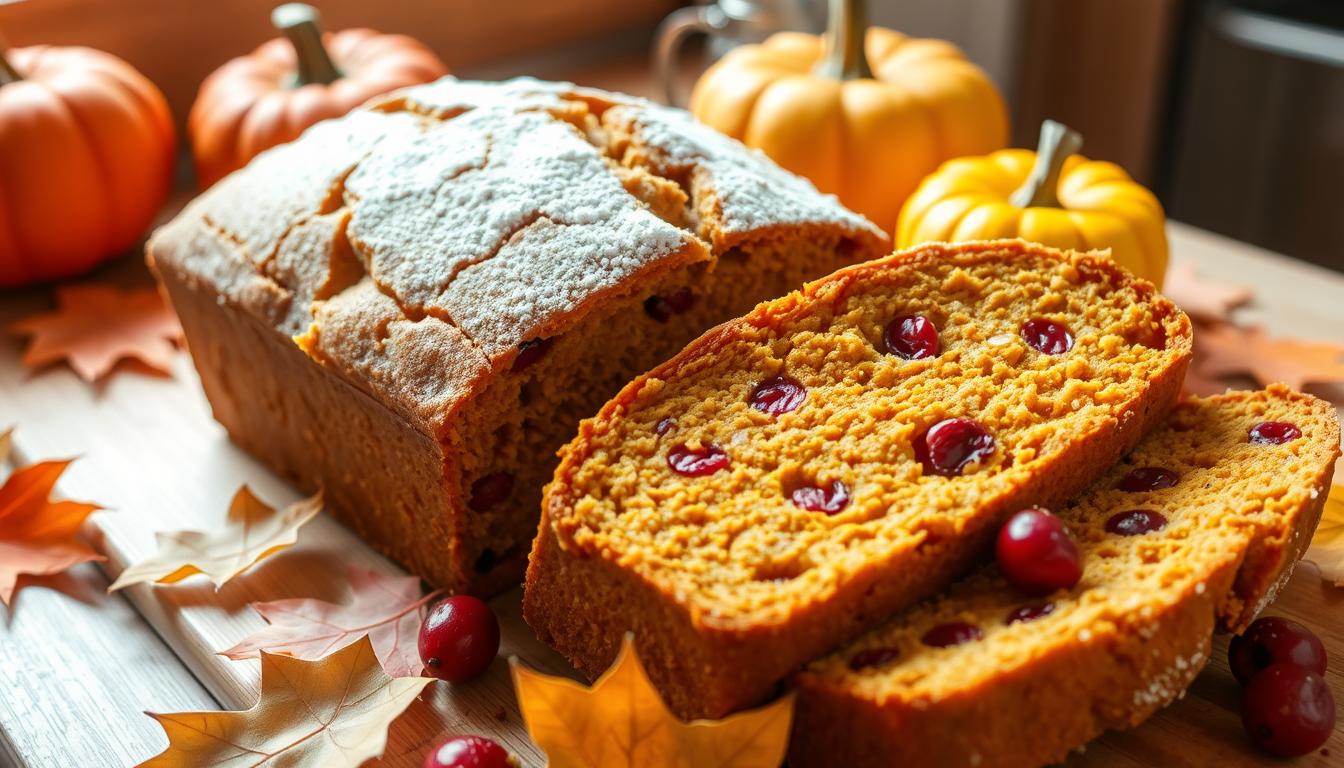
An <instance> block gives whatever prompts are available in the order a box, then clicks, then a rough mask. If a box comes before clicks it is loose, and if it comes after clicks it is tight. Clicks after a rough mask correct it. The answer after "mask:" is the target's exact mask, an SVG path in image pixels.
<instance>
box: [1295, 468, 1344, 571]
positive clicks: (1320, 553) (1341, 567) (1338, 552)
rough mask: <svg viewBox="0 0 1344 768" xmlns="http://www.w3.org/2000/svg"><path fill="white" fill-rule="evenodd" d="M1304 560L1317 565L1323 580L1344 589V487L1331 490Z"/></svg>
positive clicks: (1337, 486)
mask: <svg viewBox="0 0 1344 768" xmlns="http://www.w3.org/2000/svg"><path fill="white" fill-rule="evenodd" d="M1303 559H1306V560H1310V561H1312V562H1313V563H1315V564H1316V565H1317V567H1319V568H1320V569H1321V577H1322V578H1324V579H1326V580H1327V581H1332V582H1334V583H1335V586H1337V587H1344V485H1336V486H1334V487H1332V488H1331V489H1330V496H1329V498H1327V499H1326V500H1325V511H1324V512H1322V513H1321V522H1320V523H1318V524H1317V526H1316V535H1315V536H1312V537H1311V548H1310V549H1308V550H1307V554H1305V555H1303Z"/></svg>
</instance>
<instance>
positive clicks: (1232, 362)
mask: <svg viewBox="0 0 1344 768" xmlns="http://www.w3.org/2000/svg"><path fill="white" fill-rule="evenodd" d="M1195 353H1196V354H1195V359H1196V366H1197V367H1198V372H1199V375H1200V376H1203V377H1206V378H1219V377H1222V376H1228V375H1232V374H1238V373H1247V374H1250V375H1251V376H1253V377H1254V378H1255V380H1256V381H1258V382H1260V383H1261V384H1264V385H1266V386H1268V385H1269V384H1273V383H1275V382H1283V383H1284V384H1287V385H1288V386H1289V387H1291V388H1293V389H1299V390H1300V389H1302V388H1303V387H1304V386H1306V385H1307V384H1309V383H1312V384H1329V383H1334V382H1344V345H1340V344H1335V343H1331V342H1313V341H1299V340H1296V339H1270V338H1268V337H1266V336H1265V332H1264V330H1263V329H1260V328H1239V327H1237V326H1233V325H1206V326H1200V327H1199V329H1198V330H1197V331H1196V332H1195Z"/></svg>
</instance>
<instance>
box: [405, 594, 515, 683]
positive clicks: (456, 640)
mask: <svg viewBox="0 0 1344 768" xmlns="http://www.w3.org/2000/svg"><path fill="white" fill-rule="evenodd" d="M497 653H499V620H498V619H496V618H495V612H494V611H492V610H490V606H488V605H486V604H485V603H483V602H481V601H480V600H479V599H477V598H474V597H472V596H471V595H453V596H452V597H445V598H444V599H442V600H440V601H439V602H437V603H435V604H434V607H433V608H430V609H429V615H427V616H425V622H424V623H423V624H421V625H420V660H421V661H423V662H424V663H425V669H426V670H427V671H428V672H429V673H430V674H431V675H433V676H434V677H437V678H439V679H440V680H447V681H448V682H450V683H461V682H465V681H467V680H470V679H472V678H473V677H476V676H477V675H479V674H481V673H482V672H484V671H485V670H486V669H487V668H488V667H489V666H490V662H492V661H494V660H495V654H497Z"/></svg>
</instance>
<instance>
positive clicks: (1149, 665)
mask: <svg viewBox="0 0 1344 768" xmlns="http://www.w3.org/2000/svg"><path fill="white" fill-rule="evenodd" d="M1232 571H1233V565H1232V564H1231V563H1229V564H1227V565H1225V566H1224V567H1223V568H1221V569H1220V570H1219V571H1218V572H1216V573H1210V574H1209V581H1208V583H1209V585H1210V587H1212V589H1211V590H1210V591H1208V592H1206V593H1204V594H1202V595H1196V594H1194V593H1193V592H1192V593H1190V594H1189V595H1187V596H1186V598H1185V599H1182V600H1180V601H1177V602H1176V603H1173V604H1171V605H1170V606H1167V607H1166V609H1165V610H1159V611H1156V612H1154V613H1153V614H1152V618H1151V620H1145V621H1143V622H1139V623H1137V624H1136V626H1135V627H1134V628H1133V631H1132V632H1130V633H1127V634H1125V635H1123V636H1121V637H1120V638H1118V639H1117V638H1111V637H1102V636H1100V635H1098V636H1097V637H1095V638H1092V639H1091V640H1089V641H1081V640H1080V641H1079V642H1076V643H1071V644H1069V645H1066V646H1063V647H1062V648H1060V649H1058V651H1057V652H1055V653H1051V654H1049V655H1042V656H1039V657H1038V658H1036V659H1033V661H1032V662H1031V663H1029V664H1025V665H1022V666H1021V667H1020V668H1018V669H1015V670H1014V671H1013V672H1012V673H1011V674H1007V675H1004V676H1002V677H1000V678H996V679H995V681H994V683H993V684H992V685H988V684H987V685H982V686H977V687H975V688H970V689H966V690H961V691H956V692H955V693H953V694H951V695H949V696H948V697H947V698H945V699H942V700H940V701H938V702H936V703H933V704H928V705H926V706H924V707H923V708H920V707H917V706H902V705H892V706H886V707H881V706H873V703H872V701H870V700H867V699H865V698H863V697H860V696H857V695H855V694H854V692H853V691H851V690H849V689H847V688H844V687H841V686H836V685H832V684H830V683H828V682H827V681H823V680H820V679H817V678H812V677H807V676H804V677H802V678H800V686H799V694H798V698H797V699H796V701H797V704H796V709H795V711H794V723H795V727H794V731H793V737H792V739H791V741H790V748H789V765H790V766H791V768H814V767H815V768H821V767H823V766H833V765H844V766H847V768H886V767H887V766H891V765H911V766H915V765H917V766H920V767H921V768H971V767H973V766H994V768H1036V766H1040V765H1046V764H1051V763H1055V762H1059V761H1062V760H1063V759H1064V758H1065V757H1066V756H1067V755H1068V753H1069V752H1070V751H1071V750H1073V749H1074V748H1076V747H1078V746H1079V745H1081V744H1085V743H1087V742H1088V741H1089V740H1090V739H1092V738H1093V737H1095V736H1096V735H1097V734H1099V733H1101V732H1102V731H1104V730H1106V729H1107V728H1122V727H1129V726H1133V725H1137V724H1139V723H1140V722H1142V721H1143V720H1144V719H1146V718H1147V717H1148V716H1149V715H1151V714H1152V713H1153V712H1156V711H1157V710H1158V709H1160V708H1162V707H1163V706H1165V705H1166V704H1168V703H1169V702H1170V698H1169V696H1167V695H1166V694H1165V691H1167V690H1169V691H1170V692H1171V694H1170V696H1174V695H1176V693H1177V692H1179V691H1183V690H1185V688H1186V687H1187V686H1188V685H1189V684H1190V682H1191V681H1192V680H1194V678H1195V676H1196V675H1198V674H1199V671H1200V670H1201V669H1202V668H1203V667H1204V664H1205V663H1206V662H1207V661H1208V653H1209V646H1210V642H1209V641H1210V638H1211V637H1212V636H1213V629H1214V623H1213V612H1214V607H1215V605H1214V603H1215V598H1214V594H1215V592H1214V590H1216V589H1220V588H1221V589H1224V590H1225V589H1226V588H1227V587H1228V586H1230V584H1231V580H1232V575H1233V573H1232ZM1139 626H1148V627H1152V628H1153V629H1154V630H1155V634H1154V636H1153V637H1152V638H1151V639H1145V638H1144V637H1143V636H1142V635H1141V634H1140V633H1139V631H1138V627H1139ZM1159 628H1160V631H1157V630H1159ZM1178 662H1179V664H1178ZM1155 680H1160V681H1161V685H1160V688H1161V689H1162V692H1163V695H1155V696H1153V697H1151V698H1147V697H1145V700H1144V701H1143V702H1142V703H1139V704H1136V703H1135V700H1134V694H1135V692H1136V691H1146V690H1148V689H1149V687H1150V686H1151V685H1153V683H1154V681H1155Z"/></svg>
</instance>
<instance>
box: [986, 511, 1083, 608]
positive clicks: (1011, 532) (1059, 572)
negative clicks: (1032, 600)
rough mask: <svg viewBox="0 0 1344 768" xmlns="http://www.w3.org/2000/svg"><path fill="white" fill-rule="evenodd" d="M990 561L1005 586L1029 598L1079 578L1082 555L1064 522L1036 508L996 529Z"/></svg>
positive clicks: (1076, 580)
mask: <svg viewBox="0 0 1344 768" xmlns="http://www.w3.org/2000/svg"><path fill="white" fill-rule="evenodd" d="M994 559H995V561H996V562H997V563H998V565H999V570H1000V571H1002V572H1003V577H1004V578H1005V579H1007V580H1008V583H1009V584H1012V585H1013V586H1014V587H1016V588H1018V589H1020V590H1022V591H1023V592H1026V593H1028V594H1033V595H1045V594H1049V593H1051V592H1054V591H1055V590H1057V589H1068V588H1069V587H1072V586H1073V585H1074V584H1077V583H1078V580H1079V579H1080V578H1082V576H1083V566H1082V555H1081V554H1080V553H1079V552H1078V544H1077V543H1076V542H1074V540H1073V537H1072V536H1070V535H1069V530H1068V528H1066V527H1065V526H1064V522H1063V521H1062V520H1060V519H1059V518H1058V517H1055V516H1054V515H1052V514H1050V513H1049V512H1048V511H1046V510H1044V509H1038V508H1036V507H1028V508H1027V509H1024V510H1022V511H1021V512H1018V513H1017V514H1015V515H1013V516H1012V517H1010V518H1008V522H1007V523H1005V524H1004V526H1003V528H1001V529H999V538H998V541H996V542H995V546H994Z"/></svg>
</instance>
